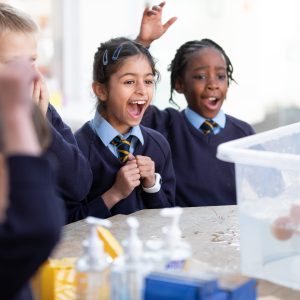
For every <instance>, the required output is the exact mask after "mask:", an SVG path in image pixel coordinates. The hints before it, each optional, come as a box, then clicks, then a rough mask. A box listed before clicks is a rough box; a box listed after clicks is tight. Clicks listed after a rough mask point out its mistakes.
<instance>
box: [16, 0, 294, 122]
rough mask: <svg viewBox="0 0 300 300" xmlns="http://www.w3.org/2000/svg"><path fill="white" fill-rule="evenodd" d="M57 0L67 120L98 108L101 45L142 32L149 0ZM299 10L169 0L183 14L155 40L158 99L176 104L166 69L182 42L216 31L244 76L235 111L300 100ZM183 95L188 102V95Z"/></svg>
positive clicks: (169, 12)
mask: <svg viewBox="0 0 300 300" xmlns="http://www.w3.org/2000/svg"><path fill="white" fill-rule="evenodd" d="M43 1H46V0H27V1H24V2H23V1H20V0H11V2H13V3H14V4H15V5H20V6H23V7H24V4H23V3H25V2H28V3H33V2H36V3H41V2H43ZM51 1H58V2H59V3H61V4H62V5H61V7H62V10H63V12H62V15H63V23H64V28H63V30H62V31H63V32H62V36H63V39H62V43H63V47H64V52H63V62H64V65H63V68H62V69H63V73H64V75H63V76H62V78H63V94H64V100H65V101H64V103H65V106H64V109H63V111H62V113H63V115H64V117H65V118H66V120H67V121H68V120H69V121H70V122H76V123H78V124H80V123H82V122H83V121H85V120H87V119H89V118H91V117H92V115H93V111H94V104H95V99H94V98H93V97H92V93H91V90H90V85H91V77H92V62H93V55H94V53H95V51H96V49H97V46H98V45H99V43H100V42H103V41H106V40H107V39H109V38H111V37H116V36H121V35H125V36H129V37H132V38H134V37H136V35H137V33H138V30H139V22H140V19H141V15H142V11H143V8H144V5H145V1H144V0H51ZM148 3H150V4H157V3H159V1H153V0H152V1H148ZM21 4H22V5H21ZM31 6H32V7H35V6H34V5H33V4H32V5H31ZM21 8H22V7H21ZM29 12H30V11H29ZM54 14H55V12H54ZM57 14H58V13H57ZM299 15H300V1H299V0H168V1H167V4H166V6H165V9H164V19H165V20H167V19H168V18H170V17H171V16H177V17H178V21H177V22H176V23H175V24H174V25H173V26H172V28H170V30H169V31H168V32H167V33H166V35H165V36H164V37H163V38H161V39H160V40H159V41H156V42H155V43H154V44H153V46H152V47H151V51H152V54H153V55H154V56H155V57H156V58H157V59H159V63H158V69H159V70H160V71H161V74H162V80H161V82H160V83H159V84H158V87H157V92H156V96H155V99H154V102H155V104H156V105H158V106H159V107H161V108H164V107H166V106H168V99H169V89H170V88H169V72H167V71H166V70H167V66H168V65H169V63H170V61H171V59H172V58H173V56H174V54H175V51H176V49H177V48H178V47H179V46H180V45H181V44H183V43H184V42H186V41H188V40H193V39H201V38H204V37H208V38H211V39H213V40H215V41H216V42H217V43H219V44H220V45H221V46H222V47H223V48H224V49H225V51H226V52H227V54H228V56H229V57H230V59H231V61H232V63H233V66H234V74H233V75H234V78H235V79H236V81H237V82H238V84H235V83H233V84H232V86H231V87H230V89H229V93H228V96H227V101H226V103H225V105H224V109H225V111H226V112H227V113H229V114H232V115H234V116H236V117H238V118H241V119H244V120H245V121H248V122H250V123H255V122H259V121H261V120H262V119H263V118H264V116H265V114H266V110H267V109H268V108H269V107H272V106H288V105H295V106H300V89H299V88H298V86H299V82H300V72H298V70H299V69H300V18H299ZM176 100H177V101H178V103H179V104H180V106H181V107H184V106H185V101H184V99H183V98H182V97H181V96H180V95H176ZM299 119H300V118H299Z"/></svg>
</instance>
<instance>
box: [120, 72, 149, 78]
mask: <svg viewBox="0 0 300 300" xmlns="http://www.w3.org/2000/svg"><path fill="white" fill-rule="evenodd" d="M125 76H137V74H136V73H125V74H123V75H121V76H120V77H119V78H123V77H125ZM148 76H153V77H154V74H153V73H147V74H145V75H144V77H148Z"/></svg>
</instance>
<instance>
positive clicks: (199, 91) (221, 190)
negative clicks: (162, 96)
mask: <svg viewBox="0 0 300 300" xmlns="http://www.w3.org/2000/svg"><path fill="white" fill-rule="evenodd" d="M164 4H165V3H164V2H163V3H161V4H160V5H158V6H153V7H152V9H150V8H147V9H146V10H145V11H144V14H143V18H142V23H141V30H140V33H139V36H138V40H139V41H141V42H142V43H143V44H144V45H145V46H148V47H149V46H150V44H151V42H152V41H154V40H155V39H157V38H159V37H160V36H161V35H162V34H163V33H164V32H165V31H166V30H167V28H168V27H169V25H170V23H171V24H172V23H174V21H175V18H172V19H170V20H169V21H168V22H167V23H166V24H164V25H162V23H161V14H162V8H163V6H164ZM169 71H171V97H170V102H171V103H173V92H174V90H175V91H176V92H177V93H180V94H183V95H184V96H185V98H186V101H187V108H186V109H184V110H183V111H178V110H176V109H173V108H167V109H165V110H159V109H158V108H156V107H155V106H150V107H149V108H148V109H147V111H146V113H145V115H144V118H143V120H142V124H143V125H145V126H149V127H151V128H153V129H156V130H158V131H159V132H161V133H162V134H163V135H164V136H165V137H166V138H167V139H168V141H169V143H170V146H171V149H172V157H173V164H174V170H175V174H176V204H177V205H179V206H207V205H228V204H236V188H235V173H234V172H235V171H234V165H233V164H231V163H226V162H223V161H220V160H218V159H217V158H216V151H217V147H218V145H220V144H221V143H224V142H227V141H230V140H234V139H238V138H241V137H244V136H248V135H251V134H253V133H254V130H253V128H252V127H251V126H250V125H249V124H247V123H245V122H243V121H241V120H238V119H236V118H234V117H232V116H230V115H227V114H225V113H224V112H223V111H222V110H221V107H222V104H223V102H224V100H225V98H226V95H227V89H228V86H229V83H230V82H231V81H232V80H233V77H232V73H233V67H232V64H231V62H230V59H229V57H228V56H227V54H226V53H225V51H224V50H223V49H222V48H221V47H220V46H219V45H218V44H217V43H215V42H213V41H212V40H209V39H203V40H195V41H189V42H186V43H185V44H183V45H182V46H181V47H180V48H179V49H178V50H177V52H176V55H175V57H174V58H173V60H172V62H171V65H170V67H169Z"/></svg>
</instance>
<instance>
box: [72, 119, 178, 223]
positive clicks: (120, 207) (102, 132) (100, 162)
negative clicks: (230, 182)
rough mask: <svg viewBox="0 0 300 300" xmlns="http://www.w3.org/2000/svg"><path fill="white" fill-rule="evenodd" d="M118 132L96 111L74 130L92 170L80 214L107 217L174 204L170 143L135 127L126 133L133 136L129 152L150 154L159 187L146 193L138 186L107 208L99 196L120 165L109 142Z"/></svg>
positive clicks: (104, 190) (111, 181) (108, 185)
mask: <svg viewBox="0 0 300 300" xmlns="http://www.w3.org/2000/svg"><path fill="white" fill-rule="evenodd" d="M118 134H119V133H118V132H117V131H116V130H115V129H114V128H113V127H112V126H111V125H110V124H109V123H108V122H107V121H106V120H105V119H104V118H102V117H101V116H100V115H99V114H98V113H96V114H95V118H94V119H93V120H92V121H90V122H87V123H86V124H84V126H83V127H82V128H80V129H79V130H78V131H77V132H76V133H75V137H76V139H77V142H78V145H79V148H80V149H81V151H82V153H83V154H84V155H85V156H86V158H87V159H88V160H89V162H90V165H91V168H92V172H93V183H92V187H91V190H90V192H89V194H88V196H87V198H86V202H85V205H84V209H83V211H82V215H81V217H85V216H87V215H92V216H96V217H101V218H107V217H110V216H113V215H116V214H130V213H133V212H135V211H137V210H141V209H144V208H162V207H171V206H174V200H175V175H174V170H173V165H172V159H171V152H170V147H169V144H168V142H167V141H166V139H165V138H164V137H163V136H162V135H161V134H160V133H158V132H156V131H154V130H152V129H149V128H145V127H143V126H136V127H134V128H133V129H132V130H131V132H130V133H129V134H130V135H131V136H132V144H131V149H130V152H132V153H133V155H134V156H136V155H143V156H149V157H150V158H151V159H152V160H153V161H154V162H155V172H156V173H159V174H160V175H161V178H162V185H161V189H160V190H159V191H158V192H156V193H147V192H145V191H144V190H143V189H142V187H141V186H139V187H137V188H135V189H134V190H133V191H132V193H131V194H130V195H129V196H128V197H126V198H125V199H122V200H121V201H119V202H118V203H117V204H116V205H114V206H113V207H112V208H111V209H110V210H109V209H108V208H107V206H106V205H105V203H104V201H103V199H102V198H101V195H102V194H103V193H104V192H106V191H107V190H109V189H110V188H111V187H112V186H113V184H114V182H115V179H116V175H117V172H118V171H119V170H120V168H121V167H122V166H123V163H122V162H121V161H120V160H119V158H118V157H117V154H116V152H114V150H113V146H112V145H111V144H110V142H111V140H112V139H113V137H114V136H115V135H118ZM133 148H134V149H133Z"/></svg>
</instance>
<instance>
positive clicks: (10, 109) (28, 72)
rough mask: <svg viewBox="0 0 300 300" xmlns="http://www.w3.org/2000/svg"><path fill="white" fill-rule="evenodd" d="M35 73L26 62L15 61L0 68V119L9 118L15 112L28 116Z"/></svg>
mask: <svg viewBox="0 0 300 300" xmlns="http://www.w3.org/2000/svg"><path fill="white" fill-rule="evenodd" d="M36 78H37V73H36V72H35V70H33V69H32V67H31V65H30V64H28V63H27V62H26V61H22V60H16V61H12V62H10V63H9V64H6V65H4V66H2V67H1V68H0V117H1V118H5V117H11V116H12V115H13V114H14V113H15V112H16V113H20V115H24V113H27V115H30V114H31V112H32V103H31V101H30V96H29V95H30V94H29V92H30V85H31V84H32V82H33V81H34V80H36Z"/></svg>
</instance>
